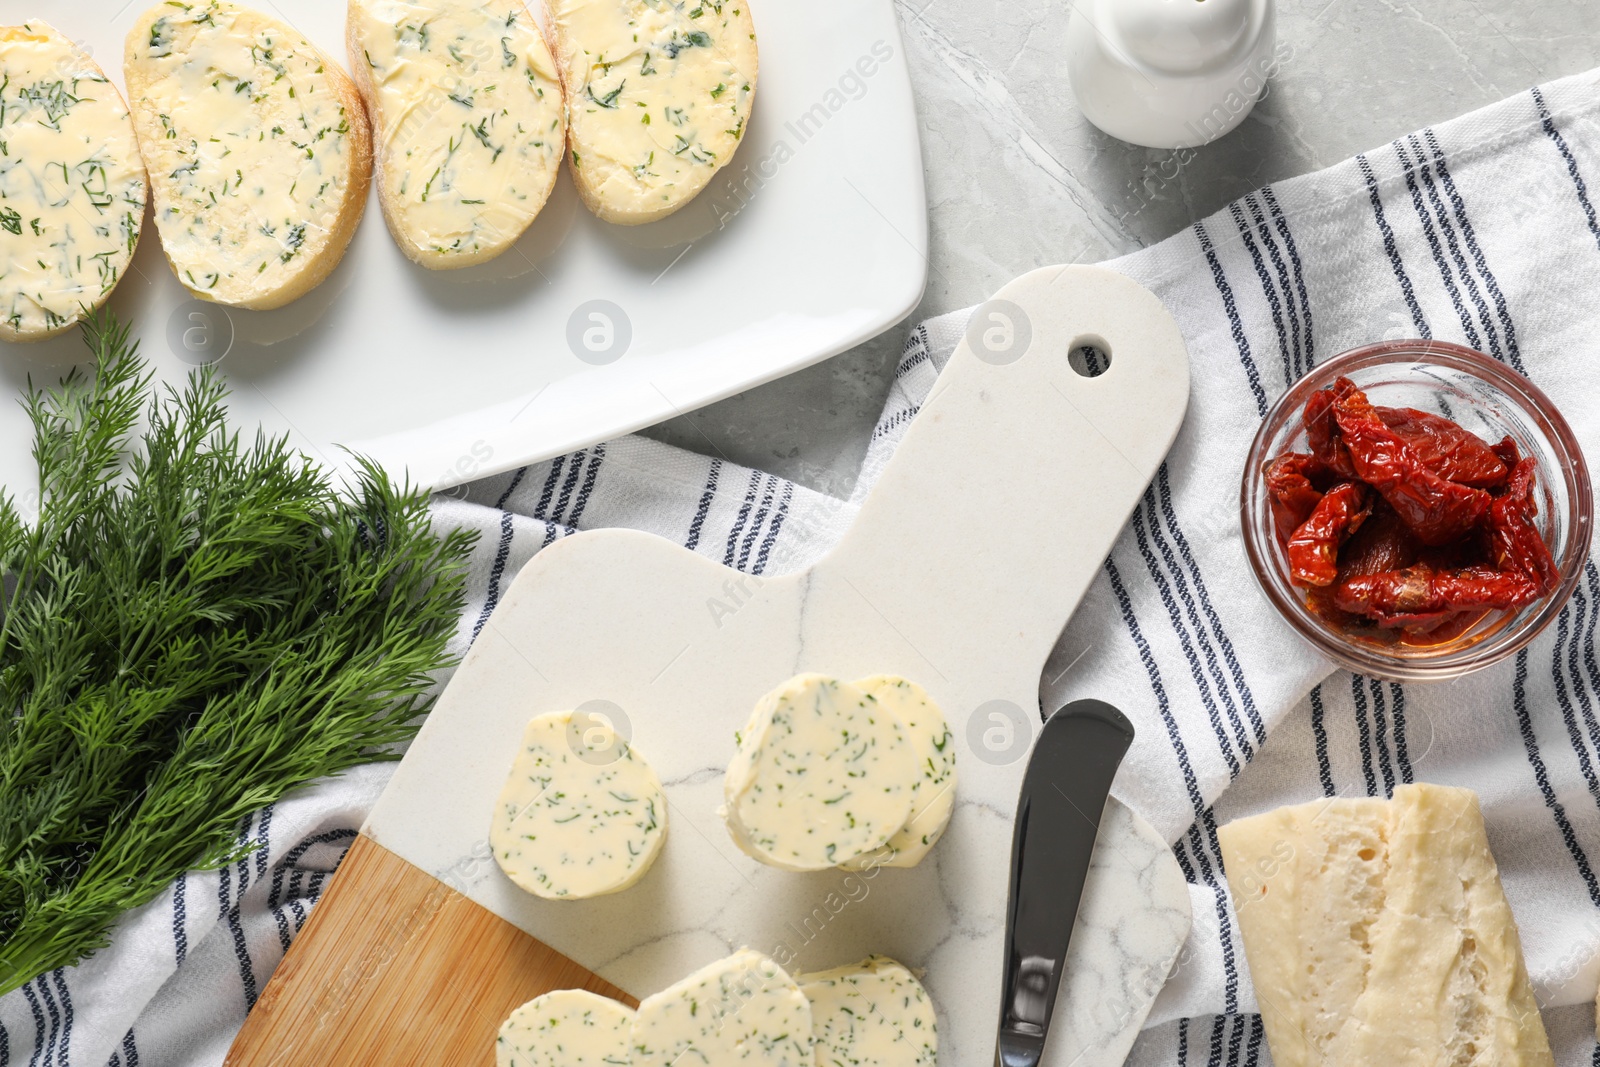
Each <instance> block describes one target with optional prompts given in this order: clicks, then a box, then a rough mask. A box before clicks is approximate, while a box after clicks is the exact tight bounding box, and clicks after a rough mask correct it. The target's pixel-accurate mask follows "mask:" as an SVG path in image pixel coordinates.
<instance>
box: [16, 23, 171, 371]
mask: <svg viewBox="0 0 1600 1067" xmlns="http://www.w3.org/2000/svg"><path fill="white" fill-rule="evenodd" d="M146 195H147V189H146V183H145V172H144V162H143V161H142V160H141V158H140V156H139V144H138V141H137V140H136V139H135V138H134V133H133V123H132V121H131V119H130V118H129V117H128V105H127V104H125V103H123V100H122V94H120V93H118V92H117V89H116V86H114V85H112V84H111V82H110V80H108V79H107V78H106V75H105V72H104V71H102V70H101V69H100V68H99V67H98V66H96V65H95V62H94V60H92V59H90V58H89V55H88V53H86V52H84V51H83V50H82V49H81V48H79V47H78V46H77V45H75V44H73V43H72V42H71V41H69V40H68V39H67V38H65V37H63V36H62V35H61V34H60V33H59V32H57V31H56V29H55V28H54V27H52V26H50V25H49V24H48V23H44V22H25V23H23V24H22V25H20V26H3V27H0V338H3V339H4V340H7V341H40V340H43V339H45V338H47V337H54V336H56V335H57V334H59V333H62V332H63V331H65V330H68V329H70V328H71V327H72V325H73V324H74V323H75V322H77V321H78V320H79V319H80V318H82V317H83V316H84V315H85V314H87V313H89V312H91V311H93V310H94V309H95V308H98V307H99V306H100V305H102V304H104V303H105V302H106V300H107V299H109V298H110V296H111V291H112V290H113V289H114V288H116V285H117V283H118V282H119V281H121V280H122V276H123V275H124V274H125V273H126V272H127V270H128V264H129V263H130V262H131V261H132V260H133V253H134V249H135V248H137V247H138V244H139V232H140V230H141V228H142V227H143V226H144V205H145V197H146Z"/></svg>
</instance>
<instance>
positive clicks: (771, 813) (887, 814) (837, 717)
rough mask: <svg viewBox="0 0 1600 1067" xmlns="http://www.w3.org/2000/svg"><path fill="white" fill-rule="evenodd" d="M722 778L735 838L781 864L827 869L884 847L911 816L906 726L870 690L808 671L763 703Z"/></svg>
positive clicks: (912, 780) (912, 784) (912, 760)
mask: <svg viewBox="0 0 1600 1067" xmlns="http://www.w3.org/2000/svg"><path fill="white" fill-rule="evenodd" d="M738 741H739V751H738V752H737V753H736V754H735V756H734V758H733V761H732V763H731V764H730V765H729V767H728V773H727V777H726V779H725V780H724V782H723V797H724V800H725V805H726V806H725V808H724V817H725V818H726V820H727V824H728V831H729V833H730V834H731V835H732V836H733V839H734V842H735V843H736V844H737V845H738V846H739V847H740V848H741V849H742V850H744V852H746V853H747V854H748V855H750V856H752V857H754V858H755V859H758V860H760V861H761V862H762V863H766V864H768V865H770V866H773V867H780V868H783V869H784V870H791V871H819V870H826V869H827V868H829V867H837V866H839V865H840V864H844V863H849V862H851V861H852V860H855V859H857V858H859V857H861V856H863V855H865V854H867V853H869V852H873V851H875V850H877V849H880V848H882V847H883V846H884V845H885V844H886V843H888V841H889V839H890V838H892V837H893V836H894V835H895V834H896V833H897V832H899V830H900V829H901V827H903V826H905V825H906V822H907V821H908V819H909V818H910V816H911V808H912V801H913V799H914V795H915V788H916V783H917V780H918V773H917V767H916V757H915V755H914V751H913V748H912V746H911V744H910V742H908V741H907V740H906V731H905V728H904V727H903V726H902V725H901V723H900V720H899V719H898V718H896V717H895V715H894V714H892V713H891V712H889V711H887V710H885V709H884V708H883V707H882V706H881V705H879V704H878V703H877V701H875V700H873V699H872V698H871V697H869V696H868V695H867V694H866V693H865V692H864V691H863V690H861V689H860V688H858V687H857V686H854V685H851V684H850V683H848V682H841V681H838V680H837V679H834V678H826V677H824V676H822V675H819V674H802V675H800V676H799V677H797V678H793V679H791V680H790V681H788V682H786V683H785V684H784V685H782V686H780V687H779V688H778V689H776V690H774V691H773V692H771V693H769V694H768V695H767V696H765V697H763V698H762V699H761V701H760V703H758V704H757V705H756V709H755V712H754V714H753V715H752V716H751V718H750V722H749V725H747V726H746V727H745V729H744V731H743V732H742V733H741V734H740V735H739V737H738Z"/></svg>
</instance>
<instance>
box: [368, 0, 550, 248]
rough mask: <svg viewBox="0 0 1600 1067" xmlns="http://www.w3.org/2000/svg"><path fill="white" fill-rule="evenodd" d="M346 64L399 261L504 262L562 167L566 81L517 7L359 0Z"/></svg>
mask: <svg viewBox="0 0 1600 1067" xmlns="http://www.w3.org/2000/svg"><path fill="white" fill-rule="evenodd" d="M350 63H351V66H352V68H353V69H354V70H355V73H356V81H357V84H358V85H359V86H360V87H361V90H362V95H363V96H364V97H365V98H366V100H367V102H368V106H369V107H370V108H371V109H372V116H373V125H374V127H375V129H374V134H375V136H376V138H377V149H378V151H377V156H378V176H379V177H378V189H379V192H380V193H381V194H382V196H381V202H382V204H383V209H384V217H385V218H386V219H387V220H388V222H389V229H390V232H392V233H393V234H394V238H395V241H396V242H397V243H398V244H399V245H400V247H401V249H402V251H404V252H405V254H406V255H407V256H408V257H410V258H411V259H412V260H414V261H415V262H417V263H420V264H422V265H423V266H425V267H432V268H435V269H440V268H450V267H462V266H467V265H468V264H471V263H476V262H481V261H483V260H486V259H489V258H491V257H493V256H496V255H498V254H500V253H501V252H504V251H505V250H506V249H507V248H509V247H511V245H512V243H513V242H515V241H516V239H517V238H518V237H519V236H521V235H522V233H523V232H524V231H525V230H526V229H527V228H528V226H529V224H530V223H532V222H533V220H534V217H535V216H536V215H538V214H539V210H540V209H541V208H542V207H544V203H545V200H546V199H548V198H549V196H550V190H551V188H552V187H553V186H554V185H555V180H556V176H557V174H559V173H560V169H561V156H562V154H563V152H564V151H565V148H566V139H567V130H566V115H565V111H564V108H563V106H562V94H561V81H560V78H559V76H558V75H557V73H556V67H555V60H554V59H553V58H552V57H551V55H550V49H549V48H548V47H547V46H546V45H545V41H544V37H543V36H542V35H541V34H540V32H539V28H538V27H537V26H536V25H535V24H534V21H533V18H532V16H530V15H529V14H528V11H527V9H526V8H525V7H524V6H523V4H522V0H496V2H494V3H478V2H474V0H355V2H353V3H352V4H351V6H350Z"/></svg>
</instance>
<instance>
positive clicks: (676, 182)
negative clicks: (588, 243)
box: [553, 0, 757, 225]
mask: <svg viewBox="0 0 1600 1067" xmlns="http://www.w3.org/2000/svg"><path fill="white" fill-rule="evenodd" d="M553 11H554V14H555V36H556V53H557V58H558V60H559V61H560V64H561V72H562V76H563V78H564V79H565V81H566V85H567V109H568V113H569V120H568V121H569V123H570V130H569V135H568V139H569V142H570V149H571V150H570V152H569V154H568V162H569V165H570V167H571V170H572V177H573V180H574V181H575V182H576V183H577V186H578V192H579V194H580V195H581V196H582V197H583V202H584V204H585V205H587V206H588V208H589V210H590V211H592V212H594V213H595V215H597V216H599V217H600V218H602V219H604V220H606V221H607V222H617V223H623V224H628V225H631V224H636V223H642V222H652V221H654V220H656V219H659V218H662V217H664V216H666V215H670V214H672V212H674V211H677V210H678V209H679V208H681V207H683V205H685V204H687V203H688V202H689V201H690V200H692V199H694V197H695V195H696V194H697V193H699V192H700V190H702V189H704V188H705V187H706V184H707V183H708V182H710V181H711V178H712V177H713V176H714V175H715V174H716V173H717V171H718V170H720V169H721V168H722V167H725V166H727V164H728V161H729V160H731V159H732V158H733V154H734V151H735V150H736V149H737V148H738V147H739V142H740V140H741V139H742V138H743V137H744V132H745V127H746V124H747V123H748V121H749V117H750V107H751V104H752V103H753V102H754V100H755V91H756V67H757V55H756V34H755V24H754V23H753V22H752V21H751V18H750V8H749V4H748V3H747V0H554V7H553Z"/></svg>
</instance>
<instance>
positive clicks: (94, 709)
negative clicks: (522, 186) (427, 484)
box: [0, 315, 472, 994]
mask: <svg viewBox="0 0 1600 1067" xmlns="http://www.w3.org/2000/svg"><path fill="white" fill-rule="evenodd" d="M83 332H84V338H85V340H86V342H87V343H88V345H89V348H90V349H91V351H92V352H93V354H94V360H95V366H96V370H95V373H94V374H93V375H92V376H89V375H80V374H78V373H76V372H74V373H72V374H69V375H68V376H67V377H66V378H65V379H64V380H63V381H62V382H61V384H60V385H59V386H58V387H56V388H54V389H49V390H37V389H34V388H33V387H32V385H31V383H30V386H29V395H28V397H27V400H26V401H25V403H26V407H27V410H28V414H29V416H30V418H31V419H32V422H33V426H34V434H35V440H34V450H33V454H34V458H35V460H36V461H37V464H38V469H39V481H40V507H39V513H38V516H37V518H36V520H34V521H32V522H30V521H28V520H26V519H25V518H24V517H23V516H22V515H21V514H20V512H19V511H18V509H17V507H16V505H15V503H14V501H13V500H12V499H11V498H10V497H9V496H0V580H3V586H0V994H3V993H6V992H9V991H11V990H13V989H16V988H17V987H19V986H21V985H22V984H23V983H24V982H26V981H28V980H29V979H31V978H33V977H34V976H35V975H38V974H41V973H43V972H46V971H49V970H53V969H55V968H57V967H61V966H65V965H69V964H72V963H75V962H77V961H79V960H81V959H82V958H83V957H85V956H86V955H88V954H89V953H91V952H93V951H95V950H96V949H98V948H100V947H103V946H104V945H105V944H106V943H107V940H108V937H109V932H110V929H111V927H112V924H113V923H114V921H115V920H116V919H117V917H118V916H119V915H121V914H122V913H124V912H126V911H127V910H129V909H130V908H135V907H138V906H139V905H141V904H144V903H147V902H148V901H150V900H152V899H154V898H155V897H156V896H158V895H159V894H160V893H161V892H162V891H163V890H164V889H165V888H166V887H167V886H168V884H170V883H171V881H172V880H173V879H174V878H176V877H177V876H178V875H179V874H181V873H182V872H183V871H185V870H189V869H206V868H214V867H217V866H220V865H222V864H224V863H228V862H232V861H233V860H235V859H237V858H238V857H239V856H240V855H242V854H243V852H244V850H243V849H242V848H241V847H240V846H239V844H238V841H237V832H238V827H239V824H240V821H241V820H242V818H243V817H244V816H246V815H248V814H249V813H251V812H253V811H255V810H257V809H259V808H260V807H262V806H263V805H265V804H268V803H270V802H272V801H274V800H277V799H278V798H279V797H281V796H283V795H284V794H285V793H287V792H288V791H290V790H292V789H294V788H295V787H297V786H300V785H304V784H305V783H308V782H310V781H312V780H314V779H317V778H322V777H325V776H328V775H333V774H338V773H339V772H340V771H342V770H345V769H347V768H349V767H352V766H354V765H356V764H360V763H365V762H369V761H372V760H381V759H394V758H396V746H397V745H399V744H400V743H402V742H404V741H407V740H409V739H410V738H411V736H412V735H413V734H414V732H415V729H416V726H417V725H418V717H419V716H420V715H422V714H423V713H425V712H426V711H427V710H428V707H429V706H430V705H431V700H432V695H431V694H432V689H433V685H434V680H435V677H436V675H437V673H438V672H439V671H440V670H441V669H443V668H446V667H447V666H449V665H450V659H449V656H448V654H447V652H446V643H447V641H448V640H449V638H450V635H451V634H452V633H453V632H454V629H455V625H456V620H457V616H458V613H459V611H460V607H461V601H462V596H463V590H464V581H465V560H466V555H467V552H468V549H469V548H470V545H471V543H472V535H470V534H467V533H464V532H461V531H455V532H449V533H445V534H442V535H439V534H435V533H434V532H433V531H432V529H431V527H430V524H429V518H428V509H427V498H426V496H425V495H424V494H423V493H421V492H419V491H415V490H413V489H411V488H410V487H409V486H397V485H395V484H394V483H393V482H391V481H390V480H389V478H388V477H387V476H386V475H385V474H384V473H383V472H382V471H381V470H379V469H378V468H377V467H376V466H374V465H372V464H371V463H369V462H365V461H358V462H357V463H356V468H355V473H354V476H353V484H351V485H348V486H345V487H344V488H343V489H339V488H336V487H335V486H334V485H333V484H332V483H331V482H330V481H329V479H328V478H327V476H326V475H325V474H324V473H323V472H322V471H321V470H320V469H319V468H318V467H317V466H316V465H315V464H313V463H312V462H311V461H310V460H309V459H307V458H306V457H304V456H303V455H301V454H299V453H298V452H296V451H295V450H294V449H292V448H290V446H289V444H288V441H287V439H285V438H272V437H267V436H266V435H264V434H262V433H260V432H259V431H258V432H257V433H256V434H255V435H254V438H253V440H251V441H250V442H248V443H244V442H242V441H241V439H240V435H239V434H238V432H237V431H235V430H231V429H230V428H229V427H228V424H227V410H226V406H225V401H226V397H227V393H226V390H225V389H224V387H223V386H222V384H221V383H220V382H219V381H218V379H217V377H216V375H215V374H214V373H213V372H212V371H211V370H210V368H206V369H203V370H199V371H196V372H194V373H193V374H191V376H190V377H189V379H188V382H187V383H186V384H185V385H184V386H183V387H182V388H181V389H180V388H174V387H171V386H166V387H163V389H162V390H160V391H159V392H157V391H156V390H154V389H152V385H151V377H150V375H149V373H148V372H147V371H146V369H145V366H144V363H143V362H142V361H141V359H140V358H139V355H138V352H137V346H136V344H134V343H131V342H130V339H129V334H128V330H127V328H126V327H125V326H119V325H117V324H116V322H115V321H114V320H113V319H112V318H111V317H110V316H109V315H100V316H96V317H95V318H93V319H92V320H90V321H88V322H86V323H85V324H84V328H83ZM141 418H142V419H143V420H144V428H143V429H142V430H140V429H139V424H140V420H141ZM136 435H137V437H138V443H137V445H135V436H136Z"/></svg>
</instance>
